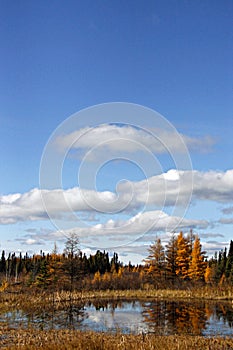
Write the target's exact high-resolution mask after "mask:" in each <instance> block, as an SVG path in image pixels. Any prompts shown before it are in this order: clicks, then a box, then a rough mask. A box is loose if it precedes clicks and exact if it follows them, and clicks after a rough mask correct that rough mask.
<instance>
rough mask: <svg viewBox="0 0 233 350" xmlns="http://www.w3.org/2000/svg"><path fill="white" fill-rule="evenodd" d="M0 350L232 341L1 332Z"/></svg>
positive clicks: (223, 349)
mask: <svg viewBox="0 0 233 350" xmlns="http://www.w3.org/2000/svg"><path fill="white" fill-rule="evenodd" d="M0 347H1V349H11V350H14V349H18V350H19V349H25V350H27V349H28V350H36V349H39V348H41V349H48V350H55V349H56V350H58V349H63V350H71V349H77V350H100V349H102V350H110V349H119V350H135V349H137V350H152V349H154V350H178V349H179V350H188V349H189V350H190V349H196V350H198V349H203V350H204V349H209V350H210V349H211V350H227V349H229V350H230V349H233V339H232V338H221V337H219V338H204V337H199V336H195V337H193V336H156V335H142V334H141V335H125V334H120V333H119V334H111V333H94V332H80V331H71V330H60V331H55V330H51V331H35V330H31V329H30V330H20V331H16V330H5V331H4V330H1V331H0Z"/></svg>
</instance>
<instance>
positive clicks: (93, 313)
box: [0, 300, 233, 336]
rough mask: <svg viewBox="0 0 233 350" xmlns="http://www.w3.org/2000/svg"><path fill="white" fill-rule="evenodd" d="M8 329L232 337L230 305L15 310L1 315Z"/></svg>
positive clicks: (117, 304) (100, 303) (104, 304)
mask: <svg viewBox="0 0 233 350" xmlns="http://www.w3.org/2000/svg"><path fill="white" fill-rule="evenodd" d="M0 322H4V323H7V324H8V325H9V326H10V327H14V328H18V327H25V328H27V327H29V326H33V327H36V328H38V329H80V330H94V331H112V332H115V331H121V332H124V333H140V332H144V333H148V332H151V333H155V334H160V335H168V334H191V335H204V336H209V335H216V334H221V335H228V336H229V335H232V334H233V332H232V331H233V306H232V304H231V303H221V304H220V303H207V302H200V303H196V302H178V301H170V300H169V301H167V300H153V301H146V302H145V301H138V300H135V301H111V302H110V301H105V300H95V301H93V302H92V303H90V302H89V303H86V304H85V303H80V302H79V303H74V302H66V303H59V304H54V306H53V307H51V306H50V307H46V308H44V309H40V310H39V311H38V310H37V311H36V312H35V311H30V310H14V311H12V312H8V313H2V314H0Z"/></svg>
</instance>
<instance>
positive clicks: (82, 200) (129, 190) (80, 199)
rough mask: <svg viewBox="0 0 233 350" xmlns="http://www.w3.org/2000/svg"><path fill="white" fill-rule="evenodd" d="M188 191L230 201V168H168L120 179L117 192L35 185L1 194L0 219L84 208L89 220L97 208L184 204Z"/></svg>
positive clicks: (103, 210) (146, 208)
mask: <svg viewBox="0 0 233 350" xmlns="http://www.w3.org/2000/svg"><path fill="white" fill-rule="evenodd" d="M191 185H192V187H190V186H191ZM191 194H192V200H208V201H214V202H219V203H232V202H233V170H227V171H226V172H216V171H208V172H199V171H178V170H170V171H168V172H166V173H164V174H160V175H156V176H152V177H150V178H148V179H145V180H142V181H138V182H121V183H119V186H118V193H115V192H111V191H102V192H97V191H95V190H88V189H81V188H78V187H74V188H71V189H67V190H63V189H55V190H40V189H37V188H35V189H32V190H31V191H29V192H26V193H23V194H20V193H17V194H9V195H5V196H4V195H3V196H0V223H1V224H13V223H16V222H20V221H34V220H48V218H49V217H48V213H49V216H50V217H51V218H56V219H64V218H65V215H66V218H67V215H71V217H70V219H72V215H73V213H76V212H77V213H79V212H80V213H81V215H82V213H83V212H86V213H89V214H90V215H91V216H90V217H92V220H93V219H97V218H95V217H94V216H93V215H92V214H95V213H98V212H100V213H107V214H112V213H119V212H120V211H124V212H125V213H128V214H130V213H133V212H134V211H135V210H136V211H143V210H144V211H149V210H151V209H153V210H154V209H161V210H163V208H164V207H168V206H174V205H178V206H182V205H184V204H185V205H188V203H189V197H190V195H191ZM44 204H45V206H44ZM87 217H88V216H87ZM222 220H224V219H222ZM230 220H231V219H230ZM222 223H224V222H223V221H222ZM225 223H227V222H226V221H225Z"/></svg>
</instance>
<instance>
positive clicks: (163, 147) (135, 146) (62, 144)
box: [55, 124, 215, 160]
mask: <svg viewBox="0 0 233 350" xmlns="http://www.w3.org/2000/svg"><path fill="white" fill-rule="evenodd" d="M116 141H117V142H116ZM214 143H215V141H214V139H213V138H212V137H210V136H205V137H203V138H195V137H190V136H187V135H181V134H178V132H176V131H167V130H164V129H158V128H157V129H155V128H153V129H148V128H145V129H143V128H137V127H134V126H131V125H123V126H122V125H116V124H102V125H100V126H97V127H95V128H94V127H85V128H82V129H79V130H76V131H73V132H72V133H69V134H66V135H60V136H58V137H57V138H56V140H55V144H56V146H57V147H58V148H59V149H60V150H71V149H76V150H79V152H80V151H81V153H80V156H81V155H83V153H82V150H85V151H87V150H88V149H91V148H95V149H96V147H97V146H98V148H101V151H102V152H103V148H105V149H106V150H107V151H110V152H111V151H113V152H115V151H119V152H122V151H124V152H128V153H133V152H138V151H143V152H145V151H146V149H148V150H150V151H151V152H153V153H157V154H161V153H167V151H168V149H169V150H172V152H173V154H174V153H183V152H186V147H185V145H186V146H187V147H188V148H189V150H191V151H192V150H194V151H198V152H200V151H201V152H209V151H210V150H211V149H212V146H213V144H214ZM184 144H185V145H184ZM87 159H89V160H93V159H94V158H87Z"/></svg>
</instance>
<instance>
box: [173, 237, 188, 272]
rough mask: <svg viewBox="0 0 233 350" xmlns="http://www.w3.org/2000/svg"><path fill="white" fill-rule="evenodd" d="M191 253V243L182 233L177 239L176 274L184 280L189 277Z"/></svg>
mask: <svg viewBox="0 0 233 350" xmlns="http://www.w3.org/2000/svg"><path fill="white" fill-rule="evenodd" d="M189 251H190V247H189V242H188V241H187V239H186V238H185V237H184V235H183V232H182V231H181V232H180V233H179V235H178V237H177V254H176V274H177V276H179V277H181V278H183V279H186V278H187V277H188V271H189V262H190V254H189Z"/></svg>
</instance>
